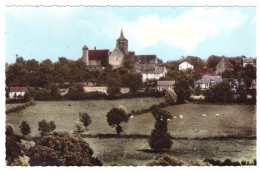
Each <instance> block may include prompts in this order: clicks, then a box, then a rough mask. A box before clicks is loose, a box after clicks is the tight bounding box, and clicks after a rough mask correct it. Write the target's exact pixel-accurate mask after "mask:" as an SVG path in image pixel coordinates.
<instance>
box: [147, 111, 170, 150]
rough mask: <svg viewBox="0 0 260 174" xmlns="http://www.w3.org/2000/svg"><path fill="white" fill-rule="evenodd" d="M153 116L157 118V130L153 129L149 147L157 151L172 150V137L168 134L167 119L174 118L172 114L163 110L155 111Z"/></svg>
mask: <svg viewBox="0 0 260 174" xmlns="http://www.w3.org/2000/svg"><path fill="white" fill-rule="evenodd" d="M152 114H153V117H154V118H155V125H154V128H155V129H153V131H152V134H151V137H150V139H149V146H150V147H151V148H152V149H155V150H162V149H169V148H171V146H172V141H171V139H170V138H171V136H170V134H168V133H167V119H171V118H172V115H171V113H170V112H168V111H165V110H162V109H155V110H153V111H152Z"/></svg>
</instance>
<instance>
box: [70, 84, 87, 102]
mask: <svg viewBox="0 0 260 174" xmlns="http://www.w3.org/2000/svg"><path fill="white" fill-rule="evenodd" d="M65 97H66V98H67V99H69V100H84V99H85V91H84V88H83V86H82V85H76V86H72V87H70V88H69V91H68V93H67V94H66V96H65Z"/></svg>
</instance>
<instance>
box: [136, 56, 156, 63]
mask: <svg viewBox="0 0 260 174" xmlns="http://www.w3.org/2000/svg"><path fill="white" fill-rule="evenodd" d="M137 57H138V59H139V63H140V64H155V62H156V59H157V57H156V55H138V56H137Z"/></svg>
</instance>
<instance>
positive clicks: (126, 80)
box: [122, 73, 143, 92]
mask: <svg viewBox="0 0 260 174" xmlns="http://www.w3.org/2000/svg"><path fill="white" fill-rule="evenodd" d="M122 82H123V84H124V85H125V86H127V87H129V89H130V92H136V91H137V90H138V89H140V88H141V87H142V85H143V83H142V82H143V81H142V75H141V74H138V73H136V74H126V75H124V76H122Z"/></svg>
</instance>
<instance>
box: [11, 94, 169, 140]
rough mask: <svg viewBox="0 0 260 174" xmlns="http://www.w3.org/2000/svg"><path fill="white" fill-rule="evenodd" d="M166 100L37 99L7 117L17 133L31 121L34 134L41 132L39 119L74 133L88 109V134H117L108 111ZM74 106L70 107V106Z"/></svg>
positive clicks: (141, 106)
mask: <svg viewBox="0 0 260 174" xmlns="http://www.w3.org/2000/svg"><path fill="white" fill-rule="evenodd" d="M162 101H164V98H134V99H122V100H88V101H87V100H85V101H48V102H46V101H36V102H35V105H33V106H30V107H28V108H26V109H24V110H23V111H21V112H19V113H10V114H7V116H6V123H10V124H12V125H13V126H14V129H15V132H16V133H18V134H20V131H19V125H20V124H21V122H22V121H27V122H28V124H29V125H30V127H31V136H36V135H39V132H38V121H40V120H42V119H45V120H46V121H54V122H55V124H56V126H57V128H56V131H58V132H59V131H61V132H73V131H74V130H75V123H79V113H80V112H87V113H88V114H89V115H90V117H91V120H92V123H91V125H90V126H89V127H88V132H87V133H88V134H97V133H102V134H113V133H114V132H115V129H114V128H111V127H110V126H108V124H107V122H106V117H105V116H106V114H107V112H108V111H109V110H110V109H111V108H113V107H117V106H119V105H123V106H125V107H126V108H127V109H128V111H131V110H134V109H135V110H140V109H145V108H149V107H150V106H152V105H153V104H157V103H160V102H162ZM69 105H70V106H69Z"/></svg>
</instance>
